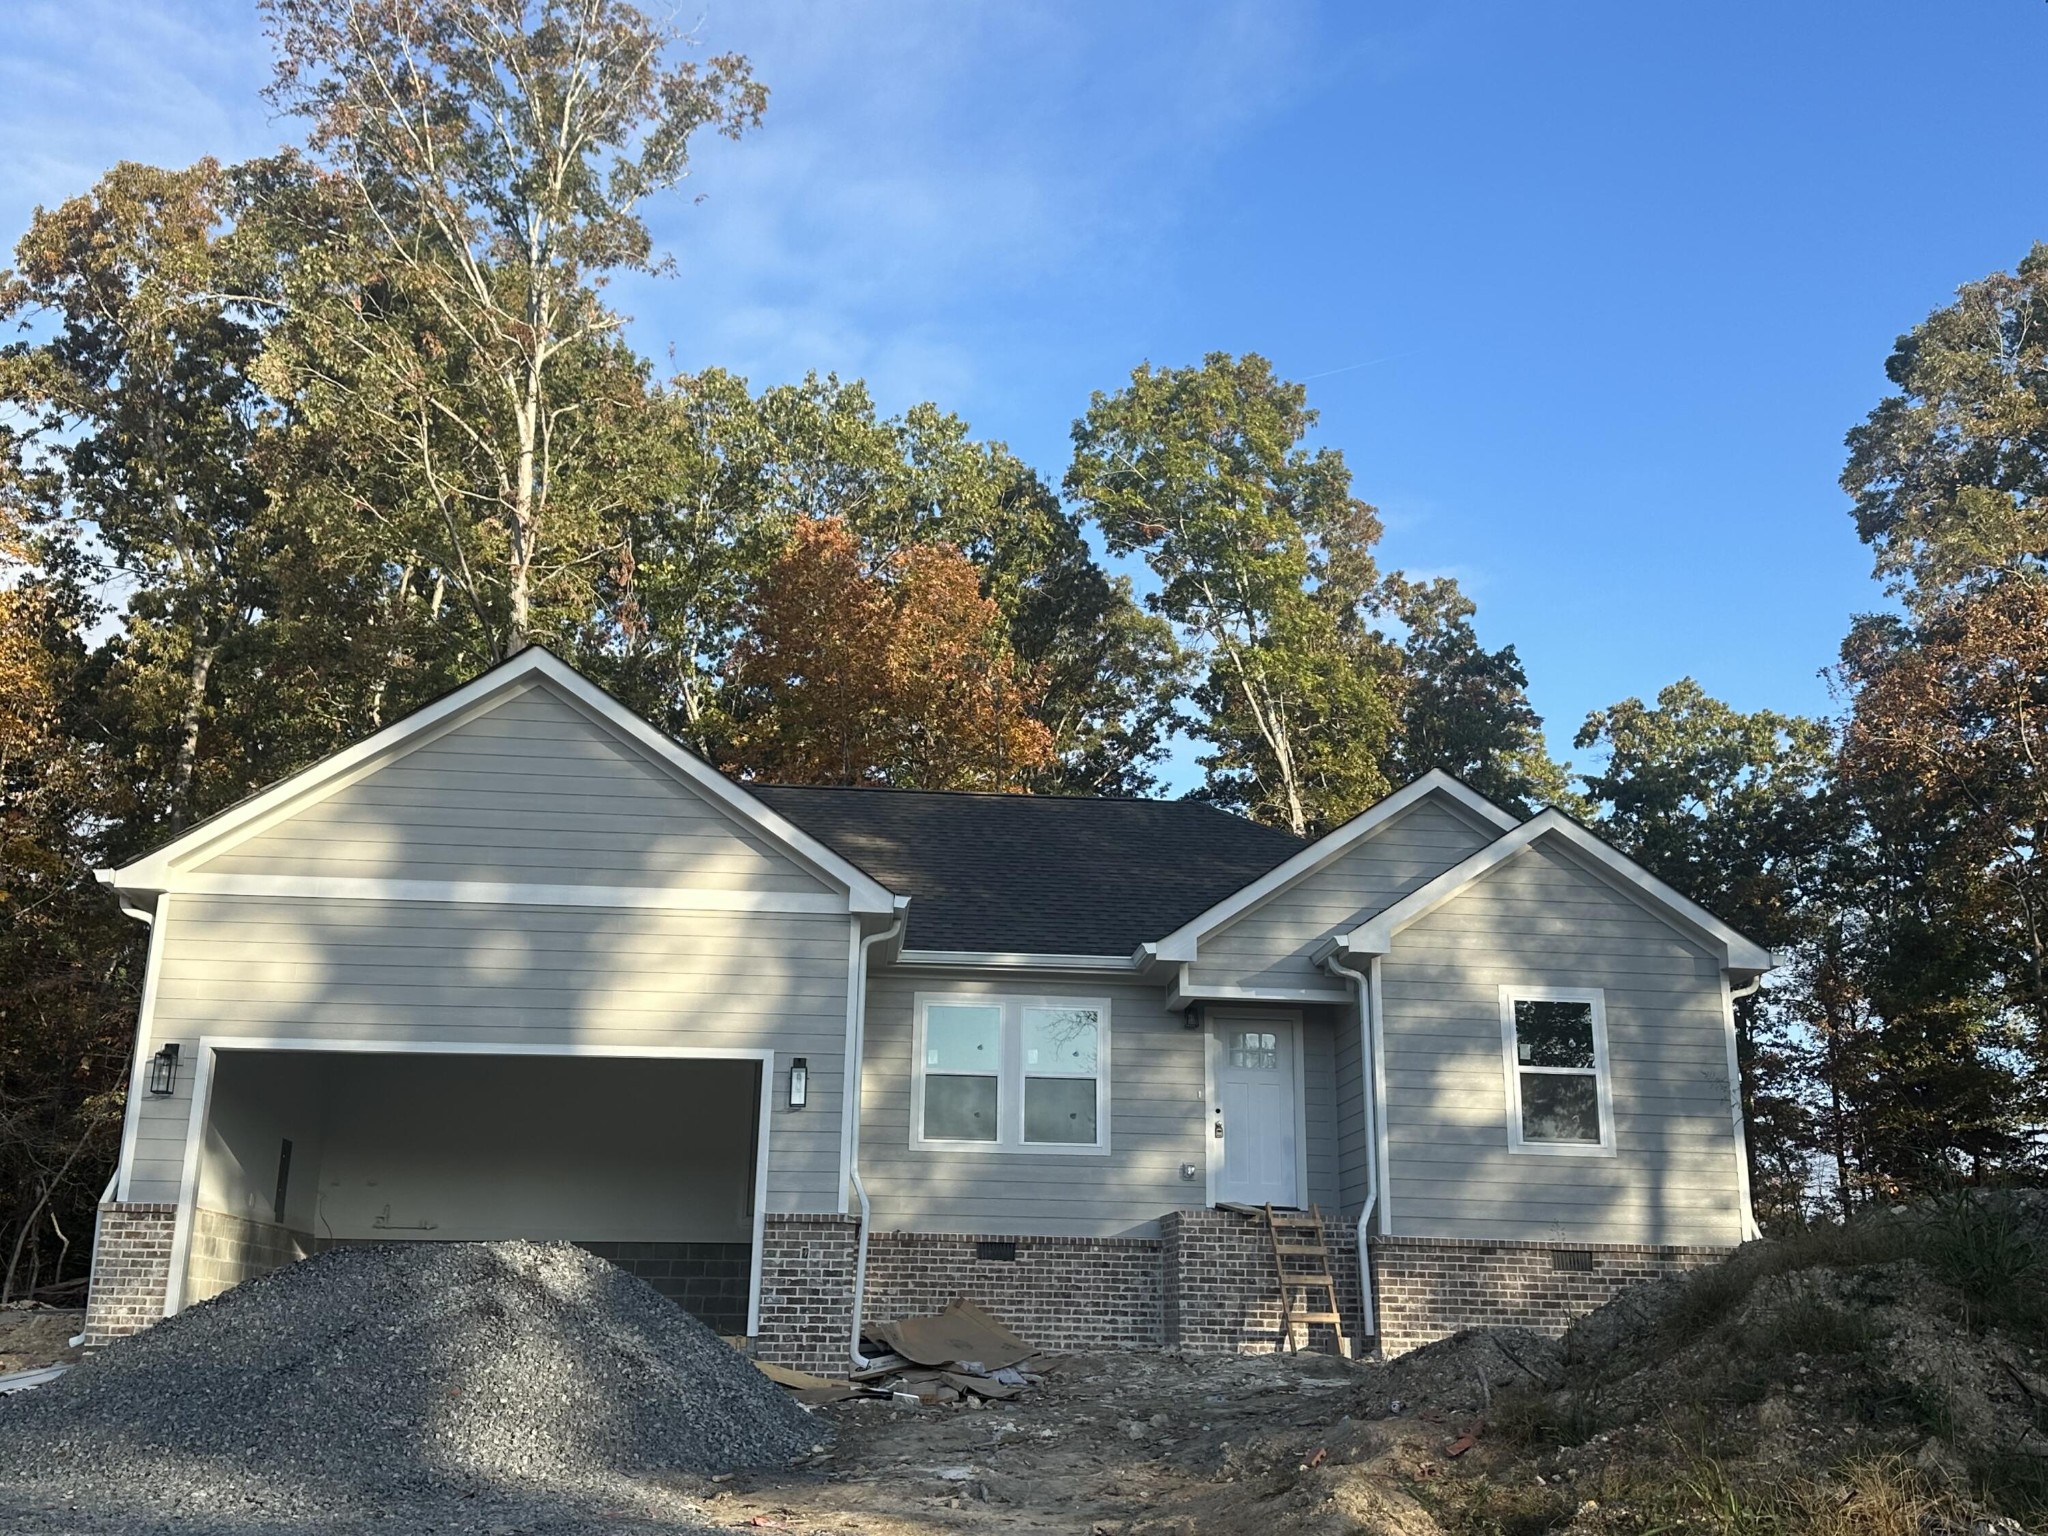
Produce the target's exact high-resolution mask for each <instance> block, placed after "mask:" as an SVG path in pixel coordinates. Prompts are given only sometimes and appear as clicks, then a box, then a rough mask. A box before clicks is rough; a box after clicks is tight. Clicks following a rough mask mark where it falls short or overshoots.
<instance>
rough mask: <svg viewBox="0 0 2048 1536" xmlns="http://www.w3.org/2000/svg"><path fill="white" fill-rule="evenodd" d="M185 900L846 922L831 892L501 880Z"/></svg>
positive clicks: (249, 887) (342, 884) (200, 890)
mask: <svg viewBox="0 0 2048 1536" xmlns="http://www.w3.org/2000/svg"><path fill="white" fill-rule="evenodd" d="M165 891H166V892H176V893H177V894H178V895H181V896H241V897H258V898H261V897H275V898H284V899H293V900H305V901H390V902H408V901H409V902H434V903H437V904H440V905H445V906H466V907H611V908H620V909H637V910H647V911H656V912H795V913H813V914H830V913H839V914H842V915H843V914H844V913H845V912H846V910H847V906H846V900H845V898H844V897H841V896H838V895H835V894H833V893H831V892H829V891H747V890H725V889H722V888H717V887H705V886H661V885H647V886H616V885H537V884H527V883H523V882H518V881H501V880H377V879H362V878H358V877H355V876H348V875H206V874H178V873H173V874H172V875H171V876H170V879H169V883H168V884H167V885H166V886H165Z"/></svg>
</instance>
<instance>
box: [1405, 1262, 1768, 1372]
mask: <svg viewBox="0 0 2048 1536" xmlns="http://www.w3.org/2000/svg"><path fill="white" fill-rule="evenodd" d="M1729 1252H1730V1250H1728V1249H1726V1248H1654V1247H1649V1246H1646V1245H1642V1244H1628V1243H1506V1242H1480V1241H1476V1240H1467V1239H1459V1238H1441V1237H1376V1238H1374V1239H1372V1268H1373V1287H1374V1290H1375V1292H1376V1293H1377V1294H1376V1297H1375V1300H1376V1301H1377V1303H1378V1310H1379V1316H1380V1329H1381V1336H1380V1347H1381V1348H1382V1350H1384V1351H1385V1353H1387V1354H1389V1355H1398V1354H1401V1353H1403V1352H1404V1351H1406V1350H1410V1349H1414V1348H1416V1347H1417V1346H1418V1345H1422V1344H1428V1343H1430V1342H1432V1341H1433V1340H1436V1339H1441V1338H1445V1337H1447V1336H1448V1335H1450V1334H1453V1333H1456V1332H1457V1331H1458V1330H1459V1329H1461V1328H1490V1327H1517V1328H1533V1329H1535V1330H1536V1331H1537V1332H1539V1333H1547V1334H1550V1335H1552V1336H1556V1335H1558V1334H1561V1333H1563V1332H1564V1331H1565V1330H1566V1329H1567V1328H1569V1327H1570V1326H1571V1325H1572V1323H1573V1322H1574V1321H1575V1320H1576V1319H1578V1318H1581V1317H1583V1316H1585V1315H1586V1314H1587V1313H1588V1312H1591V1311H1592V1310H1593V1309H1594V1308H1596V1307H1599V1306H1602V1305H1604V1304H1605V1303H1607V1302H1609V1301H1611V1300H1613V1299H1614V1295H1615V1293H1616V1292H1618V1291H1620V1290H1621V1289H1622V1288H1623V1287H1625V1286H1630V1285H1635V1284H1638V1283H1640V1282H1642V1281H1645V1280H1661V1279H1663V1278H1665V1277H1666V1276H1670V1275H1679V1274H1684V1273H1685V1272H1686V1271H1688V1270H1693V1269H1701V1268H1704V1267H1705V1266H1707V1265H1709V1264H1717V1263H1719V1262H1720V1261H1721V1260H1722V1259H1725V1258H1726V1257H1727V1256H1728V1254H1729ZM1554 1253H1568V1254H1589V1255H1591V1262H1592V1265H1593V1267H1592V1269H1591V1270H1574V1269H1559V1268H1558V1267H1556V1261H1555V1260H1553V1259H1552V1257H1551V1255H1552V1254H1554Z"/></svg>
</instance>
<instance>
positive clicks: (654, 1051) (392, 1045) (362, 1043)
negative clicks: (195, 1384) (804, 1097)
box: [164, 1035, 775, 1337]
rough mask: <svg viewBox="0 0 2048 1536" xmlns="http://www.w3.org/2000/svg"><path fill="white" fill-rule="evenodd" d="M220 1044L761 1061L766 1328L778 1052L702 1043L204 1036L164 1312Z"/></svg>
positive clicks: (177, 1295)
mask: <svg viewBox="0 0 2048 1536" xmlns="http://www.w3.org/2000/svg"><path fill="white" fill-rule="evenodd" d="M222 1051H329V1052H334V1053H337V1054H341V1053H349V1052H353V1053H356V1054H360V1055H366V1056H610V1057H628V1058H635V1059H640V1060H647V1061H753V1062H758V1063H760V1066H761V1113H760V1117H759V1119H760V1130H759V1131H758V1132H757V1133H756V1136H755V1142H754V1253H753V1257H752V1259H751V1261H750V1264H749V1269H748V1272H747V1334H748V1336H749V1337H752V1336H753V1335H755V1334H758V1333H759V1332H760V1331H761V1240H762V1236H763V1234H764V1232H765V1230H766V1223H767V1217H768V1129H769V1127H770V1126H771V1125H772V1124H773V1123H774V1110H775V1105H774V1097H773V1096H774V1091H775V1052H774V1051H772V1050H769V1049H766V1048H762V1049H737V1048H735V1049H722V1048H720V1047H717V1046H697V1045H499V1044H494V1043H492V1042H489V1041H481V1040H295V1039H289V1038H278V1037H251V1038H245V1037H243V1036H240V1035H203V1036H201V1037H200V1040H199V1060H198V1062H197V1064H196V1070H195V1072H194V1074H193V1079H192V1110H191V1114H190V1117H189V1118H188V1119H187V1121H186V1124H185V1161H184V1167H183V1170H182V1172H181V1173H180V1174H179V1177H178V1215H177V1223H176V1225H175V1227H174V1228H173V1229H172V1233H171V1273H170V1278H169V1283H168V1284H167V1285H166V1286H165V1287H164V1316H165V1317H169V1316H171V1315H172V1314H173V1313H175V1312H177V1311H178V1310H179V1308H181V1307H183V1306H184V1304H185V1265H186V1263H187V1261H188V1260H189V1258H190V1257H191V1252H192V1223H193V1219H194V1217H193V1212H194V1208H195V1207H196V1205H197V1204H198V1200H199V1153H200V1148H201V1146H202V1145H203V1143H204V1142H205V1139H206V1136H205V1131H206V1116H207V1113H208V1111H209V1109H210V1108H211V1107H212V1103H213V1073H214V1067H215V1065H216V1064H217V1063H218V1061H219V1059H220V1053H221V1052H222Z"/></svg>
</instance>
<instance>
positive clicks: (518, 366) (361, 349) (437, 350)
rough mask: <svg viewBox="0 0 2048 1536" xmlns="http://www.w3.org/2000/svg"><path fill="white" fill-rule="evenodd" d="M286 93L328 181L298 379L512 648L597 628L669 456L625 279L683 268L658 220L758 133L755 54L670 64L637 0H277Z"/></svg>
mask: <svg viewBox="0 0 2048 1536" xmlns="http://www.w3.org/2000/svg"><path fill="white" fill-rule="evenodd" d="M264 9H265V11H266V13H267V15H268V17H269V22H270V31H271V36H272V39H273V41H274V43H275V44H276V48H277V54H278V62H277V72H276V77H275V80H274V82H273V84H272V86H271V89H270V97H271V100H272V101H273V103H275V104H276V105H277V106H278V107H279V108H280V109H281V110H283V111H285V112H288V113H292V114H296V115H298V116H301V117H304V118H305V119H307V121H308V123H309V125H310V144H311V148H312V151H313V153H314V155H315V156H316V157H317V159H318V162H319V164H320V166H321V167H322V174H320V175H318V176H317V177H315V178H312V179H311V180H310V181H308V182H306V183H304V184H302V185H301V186H300V187H299V188H297V189H296V193H295V196H294V197H293V198H292V202H291V211H289V212H287V213H285V214H282V215H280V217H282V218H283V219H284V220H285V221H286V222H288V223H289V222H292V221H296V222H297V223H298V224H299V225H300V227H301V228H302V230H303V232H304V234H305V236H306V239H305V241H304V244H303V247H302V250H303V254H302V257H301V259H300V260H298V261H297V262H295V263H294V267H293V276H294V277H295V279H296V280H295V281H294V282H293V283H292V284H291V286H290V293H289V297H290V305H291V319H292V325H291V328H290V329H289V331H288V332H287V333H286V335H287V337H288V338H289V340H290V342H291V344H292V345H291V347H290V349H289V350H284V349H280V353H279V369H280V378H281V380H282V381H283V388H284V390H285V392H288V393H289V394H290V395H291V396H292V397H293V398H294V399H296V400H298V401H299V403H300V405H301V408H302V409H304V410H305V411H306V412H307V413H308V414H309V415H310V416H311V417H312V418H313V420H314V421H315V422H316V423H317V424H320V425H322V426H324V427H326V428H327V429H328V430H329V431H330V432H331V433H332V434H333V435H334V436H335V437H336V438H337V439H339V440H341V441H343V442H346V443H347V444H349V445H350V446H351V447H352V448H353V449H354V450H355V451H356V452H357V453H358V455H360V459H361V462H359V463H358V464H357V466H356V467H355V469H354V471H353V475H354V478H356V479H357V480H358V481H359V482H360V483H362V484H363V485H364V487H365V493H364V494H362V495H361V496H359V497H358V498H357V502H356V504H357V506H358V507H359V509H361V510H362V511H363V512H364V513H365V515H366V516H370V517H373V518H375V519H376V520H378V521H379V522H380V523H382V524H383V525H384V526H383V529H382V540H383V543H384V546H385V548H384V553H385V554H386V556H387V558H388V559H389V560H390V562H391V563H392V564H394V565H400V564H406V563H417V562H419V561H420V560H421V559H423V558H424V559H425V560H427V561H428V562H429V563H430V564H431V567H432V571H433V580H434V581H435V582H437V583H442V584H445V585H446V586H447V587H448V588H449V589H451V590H452V591H453V592H454V593H455V594H456V595H457V596H458V597H459V599H460V603H461V605H462V607H463V608H464V609H465V610H466V611H467V613H468V614H469V615H470V616H471V617H472V618H473V620H474V623H475V626H476V636H477V640H478V643H479V644H480V645H481V646H482V647H483V650H484V654H485V656H486V658H488V659H495V658H496V657H499V656H503V655H506V654H509V653H510V652H511V651H514V650H516V649H518V648H519V647H520V646H522V645H524V644H525V643H526V641H527V639H528V637H529V636H530V635H531V634H532V633H533V632H534V630H535V627H536V625H537V624H540V623H543V622H545V623H546V624H547V625H548V626H549V627H551V628H553V629H555V630H557V631H558V632H559V631H561V630H564V629H571V630H573V628H574V627H575V626H577V625H580V624H582V623H584V622H587V621H588V620H589V619H590V617H591V616H592V614H593V613H594V611H595V608H596V605H597V596H596V592H597V586H598V583H599V579H600V577H601V575H602V573H603V571H604V569H605V567H606V565H607V564H608V563H610V562H615V561H616V560H617V559H618V557H619V552H620V547H619V525H620V524H621V522H622V521H623V520H624V514H625V512H626V510H627V508H628V506H629V504H630V503H631V502H632V500H633V499H634V496H635V494H636V493H635V491H634V489H633V485H634V480H633V474H632V472H633V471H637V470H640V469H644V467H645V466H644V464H643V463H642V462H641V460H640V457H639V453H638V451H637V449H636V447H635V446H634V444H633V442H632V436H633V428H634V425H635V424H636V423H637V422H638V420H639V418H640V417H641V416H642V415H643V414H644V412H645V378H644V368H643V367H642V365H641V364H640V363H639V361H638V360H637V359H636V358H634V357H633V356H632V354H631V353H630V351H629V350H628V349H626V348H625V347H624V346H623V344H622V343H621V342H619V340H618V337H617V332H618V327H619V325H620V317H619V316H618V315H617V314H616V313H615V312H613V311H612V310H610V309H609V308H607V307H606V306H605V305H604V303H603V302H602V301H601V298H600V294H599V291H598V286H599V285H600V284H601V283H602V282H603V281H604V280H605V279H606V278H607V277H609V276H611V275H613V274H616V273H619V272H656V271H660V270H663V267H664V263H663V262H662V261H660V260H659V259H658V258H657V257H656V255H655V252H654V249H653V243H652V239H651V237H650V235H649V232H648V229H647V226H646V223H645V221H644V220H643V218H642V217H641V214H640V211H639V210H640V207H641V205H642V203H643V202H644V201H645V200H646V199H647V198H648V197H649V196H651V195H653V194H655V193H658V192H661V191H663V190H665V189H667V188H671V187H673V186H675V185H676V184H677V183H678V182H680V181H681V180H682V179H683V178H684V176H685V175H686V174H687V173H688V171H689V165H690V160H689V150H690V142H691V140H692V139H693V138H694V137H695V136H696V135H697V134H698V133H700V132H702V131H705V130H711V131H716V132H721V133H725V134H727V135H730V136H734V137H737V136H738V135H740V134H741V133H742V132H743V131H744V130H745V129H747V128H749V127H751V126H753V125H754V124H755V123H757V122H758V121H759V119H760V115H761V111H762V108H763V106H764V104H765V102H766V92H765V90H764V89H763V87H762V86H761V85H760V84H759V83H758V82H756V81H755V80H754V79H753V77H752V75H751V73H750V71H749V67H748V65H747V62H746V60H744V59H743V58H740V57H738V56H736V55H722V56H719V57H715V58H712V59H710V60H708V61H706V62H705V63H704V64H703V65H701V66H700V65H699V64H698V63H697V62H695V61H691V60H684V61H681V62H675V63H670V62H667V57H666V56H667V54H668V53H669V51H670V49H671V47H672V45H673V43H674V42H675V40H676V39H675V35H674V34H673V33H672V32H670V31H668V30H667V29H665V28H664V27H662V26H660V25H658V24H657V23H655V22H654V21H652V20H650V19H649V18H648V17H647V16H646V15H644V14H643V13H642V12H640V11H639V10H637V9H635V8H634V7H633V6H631V5H629V4H626V3H624V0H265V4H264Z"/></svg>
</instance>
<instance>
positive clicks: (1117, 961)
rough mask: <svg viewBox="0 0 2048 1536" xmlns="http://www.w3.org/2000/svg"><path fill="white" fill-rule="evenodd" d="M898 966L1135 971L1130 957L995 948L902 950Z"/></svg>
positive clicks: (1133, 959) (936, 968)
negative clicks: (1042, 953) (1044, 952)
mask: <svg viewBox="0 0 2048 1536" xmlns="http://www.w3.org/2000/svg"><path fill="white" fill-rule="evenodd" d="M893 963H894V964H896V965H899V966H922V967H928V968H930V969H934V970H983V971H1130V970H1135V969H1137V962H1136V959H1135V957H1133V956H1131V955H1041V954H1032V953H1029V952H1026V951H1022V950H995V949H905V950H900V951H898V953H897V955H896V958H895V960H894V962H893Z"/></svg>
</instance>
